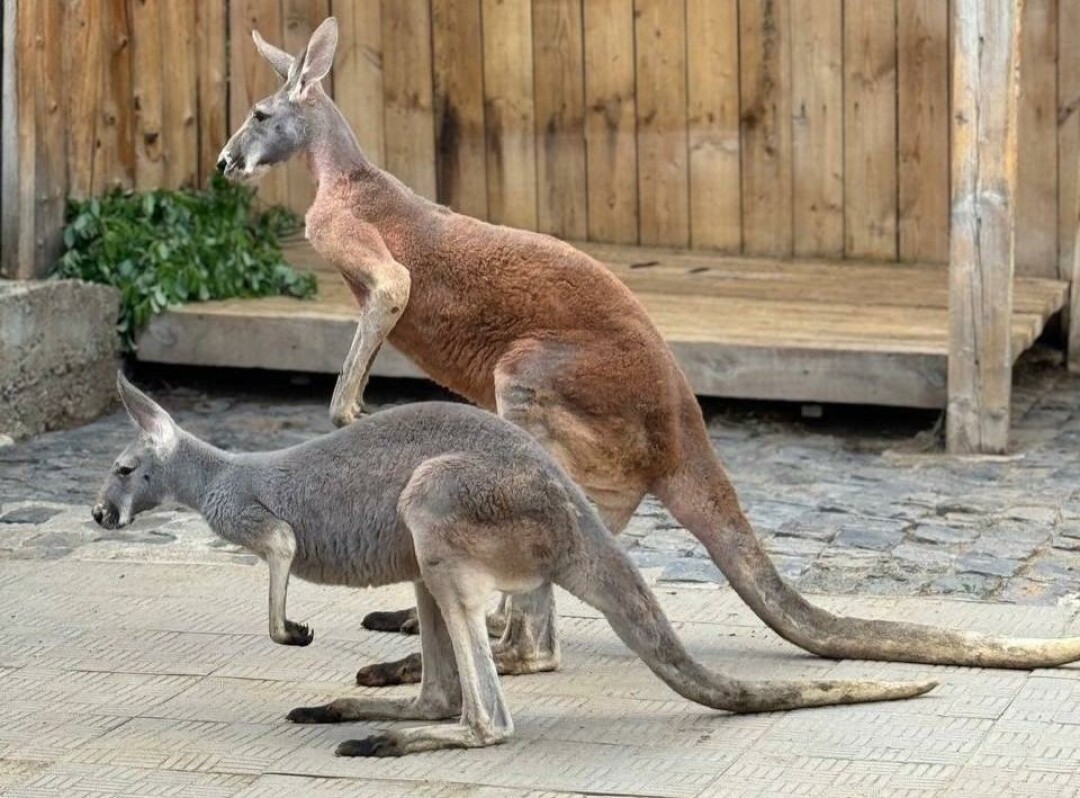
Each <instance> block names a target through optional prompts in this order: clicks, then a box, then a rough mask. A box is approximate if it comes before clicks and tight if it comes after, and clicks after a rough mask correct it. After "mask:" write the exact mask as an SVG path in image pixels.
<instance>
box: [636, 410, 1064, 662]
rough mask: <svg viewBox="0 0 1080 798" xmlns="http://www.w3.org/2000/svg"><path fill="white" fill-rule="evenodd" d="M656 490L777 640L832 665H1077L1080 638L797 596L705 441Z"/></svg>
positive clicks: (694, 445) (694, 446)
mask: <svg viewBox="0 0 1080 798" xmlns="http://www.w3.org/2000/svg"><path fill="white" fill-rule="evenodd" d="M701 438H702V440H701V441H698V442H693V441H692V442H690V443H691V445H690V446H688V447H687V448H688V452H687V457H686V459H685V460H684V462H683V463H682V465H681V466H680V467H679V469H678V470H677V471H676V472H675V473H674V474H673V475H672V476H670V477H668V478H665V479H663V480H661V481H660V482H659V483H658V484H657V485H655V486H654V492H655V493H656V495H657V497H658V498H659V499H660V500H661V501H662V502H663V503H664V504H665V505H666V506H667V508H668V509H669V510H670V511H671V514H672V515H673V516H675V518H676V520H678V521H679V523H681V524H682V525H683V526H685V527H686V528H687V529H688V530H690V532H691V533H692V534H693V535H694V537H696V538H697V539H698V540H700V541H701V542H702V544H703V545H704V546H705V549H706V550H707V551H708V552H709V556H710V557H711V558H712V560H713V562H714V563H716V565H717V567H719V568H720V570H721V571H723V573H724V575H725V576H726V577H727V578H728V581H729V582H731V586H732V587H733V588H734V589H735V591H736V592H737V593H738V594H739V595H740V596H741V597H742V599H743V600H744V601H745V602H746V603H747V604H748V605H749V606H750V607H751V609H753V610H754V612H755V613H757V615H758V616H759V617H760V618H761V619H762V620H763V621H765V623H767V624H768V625H769V626H770V627H772V629H773V630H774V631H776V633H777V634H779V635H780V636H781V637H783V638H784V639H785V640H788V641H790V642H792V643H794V644H795V645H797V646H799V647H800V648H803V649H806V650H807V651H810V652H812V653H814V654H818V655H820V656H823V657H832V658H836V659H868V660H886V661H890V662H918V663H924V664H931V665H967V666H976V667H985V668H1021V669H1029V668H1046V667H1053V666H1056V665H1063V664H1065V663H1068V662H1073V661H1075V660H1078V659H1080V638H1078V637H1070V638H1061V639H1056V640H1054V639H1032V638H1006V637H996V636H992V635H985V634H977V633H974V632H958V631H951V630H947V629H940V628H938V627H934V626H927V625H923V624H915V623H904V622H899V621H887V620H867V619H863V618H853V617H842V616H837V615H833V614H832V613H830V612H828V611H826V610H823V609H821V608H820V607H817V606H815V605H813V604H811V603H810V602H809V601H807V600H806V599H805V598H803V596H802V595H800V594H799V593H798V592H797V591H796V590H795V589H794V588H792V587H791V586H790V585H789V584H787V582H785V581H784V579H783V577H781V576H780V574H779V573H778V572H777V570H776V568H775V567H774V566H773V564H772V561H771V560H770V559H769V556H768V554H766V553H765V550H764V548H763V547H762V545H761V541H760V540H759V539H758V538H757V536H756V535H755V534H754V531H753V529H752V528H751V526H750V523H749V521H748V520H747V519H746V517H745V516H744V515H743V513H742V511H741V510H740V509H739V503H738V499H737V498H736V496H735V491H734V489H733V488H732V486H731V483H730V481H729V480H728V478H727V475H726V474H725V473H724V469H723V467H722V466H721V465H720V463H719V461H718V460H717V459H716V455H715V454H714V453H713V451H712V447H711V445H710V443H709V441H708V438H707V436H705V434H704V431H703V432H702V435H701Z"/></svg>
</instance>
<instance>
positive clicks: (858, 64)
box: [844, 0, 897, 259]
mask: <svg viewBox="0 0 1080 798" xmlns="http://www.w3.org/2000/svg"><path fill="white" fill-rule="evenodd" d="M896 194H897V187H896V5H895V0H859V2H856V3H847V4H845V6H844V201H845V204H844V209H845V212H844V239H845V240H844V252H845V254H846V255H848V256H850V257H858V258H882V259H895V258H896V254H897V238H896V210H897V208H896Z"/></svg>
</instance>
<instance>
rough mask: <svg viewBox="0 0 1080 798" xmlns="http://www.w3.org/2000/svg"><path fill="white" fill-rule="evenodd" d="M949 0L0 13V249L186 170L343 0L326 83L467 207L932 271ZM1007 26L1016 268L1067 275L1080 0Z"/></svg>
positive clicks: (259, 3)
mask: <svg viewBox="0 0 1080 798" xmlns="http://www.w3.org/2000/svg"><path fill="white" fill-rule="evenodd" d="M950 5H951V3H950V2H947V0H533V2H531V3H530V2H527V0H381V2H380V0H229V2H227V3H226V2H222V0H184V1H183V2H171V1H167V0H48V1H47V2H42V1H40V0H5V11H6V12H7V11H8V10H9V7H10V8H11V9H15V8H16V7H17V13H11V14H9V16H11V17H17V23H18V24H17V31H16V32H15V34H14V36H12V37H11V38H12V39H13V41H14V46H15V48H16V62H17V66H18V69H17V73H18V74H17V76H16V78H15V79H14V80H13V81H12V82H13V84H14V85H15V86H16V87H17V104H18V108H17V111H18V115H17V119H18V121H17V123H16V124H17V126H18V135H17V136H16V137H12V136H9V135H8V132H7V129H8V127H9V126H10V124H11V119H12V117H11V116H9V114H8V113H7V110H6V109H5V113H4V125H5V135H4V141H5V152H4V161H3V168H4V194H5V198H6V197H7V196H8V192H9V191H12V190H14V191H16V192H17V197H18V201H17V202H14V203H13V202H7V201H5V204H4V206H3V208H4V210H3V216H4V226H3V231H4V243H3V247H4V259H3V260H4V263H5V264H7V265H8V268H9V269H10V268H11V264H13V263H15V264H20V265H19V270H20V271H21V272H22V273H37V272H40V271H41V270H42V269H43V268H44V267H45V265H46V264H47V263H48V261H49V260H50V259H51V258H52V257H53V256H54V255H55V252H56V247H57V245H58V243H57V242H58V238H57V236H56V230H57V229H58V228H59V225H60V221H61V218H62V214H63V205H64V198H65V196H67V195H68V194H71V195H76V196H84V195H87V194H90V193H94V192H98V191H101V190H103V189H105V188H108V187H109V186H112V185H123V186H134V187H138V188H148V187H152V186H159V185H161V186H179V185H186V184H191V183H195V182H201V181H204V180H205V179H206V177H207V175H208V174H209V172H210V170H211V169H212V168H213V162H214V159H215V157H216V153H217V152H218V150H219V149H220V147H221V146H222V144H223V142H224V141H225V139H226V138H227V136H228V134H229V131H230V129H231V128H233V127H234V126H235V125H236V123H237V122H238V121H239V120H240V119H241V118H242V116H243V115H244V114H245V113H246V111H247V109H248V107H249V106H250V103H251V101H252V100H253V99H257V98H258V97H260V96H262V95H264V94H267V93H269V92H270V91H272V90H273V89H274V88H275V78H274V77H273V75H272V74H271V72H270V70H269V68H268V67H267V66H266V65H265V64H263V63H262V62H261V60H260V59H259V57H258V55H257V53H256V52H255V48H254V46H253V45H252V44H251V43H250V38H249V32H250V30H251V29H252V28H258V29H259V30H260V32H261V33H262V34H263V35H264V36H265V37H266V38H267V39H268V40H270V41H272V42H276V43H283V44H284V46H285V47H286V48H288V49H290V50H292V51H298V50H299V49H300V47H301V46H302V44H303V42H304V40H305V39H306V37H307V35H308V34H309V33H310V31H311V30H312V29H313V27H314V26H315V25H316V24H318V22H319V21H321V19H322V18H323V17H325V16H326V15H327V14H329V13H333V14H335V15H336V16H337V17H338V19H339V21H340V24H341V29H342V37H341V44H340V48H339V52H338V57H337V61H336V66H335V69H334V73H333V76H332V87H331V89H332V91H333V93H334V95H335V98H336V99H337V101H338V103H339V104H340V105H341V107H342V109H343V111H344V112H345V114H346V116H347V117H348V118H349V120H350V121H351V122H352V124H353V125H354V127H355V129H356V132H357V134H358V136H359V138H360V141H361V143H362V145H363V146H364V148H365V149H366V150H367V152H368V153H369V155H370V156H371V157H372V158H373V159H374V160H375V161H377V162H378V163H380V164H382V165H383V166H385V167H386V168H388V169H390V170H391V171H393V172H394V173H395V174H397V175H398V176H399V177H401V178H402V179H404V180H405V181H406V182H407V183H409V184H410V185H412V186H413V187H414V188H415V189H417V190H418V191H420V192H421V193H423V194H425V195H427V196H430V197H434V198H437V199H439V200H440V201H442V202H445V203H448V204H450V205H451V206H453V207H454V208H456V209H458V210H461V211H464V212H466V213H470V214H474V215H477V216H480V217H483V218H488V219H491V220H494V221H498V222H503V223H506V224H512V225H516V226H520V227H526V228H533V229H537V230H543V231H546V232H551V233H555V234H557V235H559V236H563V237H567V238H572V239H592V240H598V241H613V242H621V243H640V244H659V245H672V246H691V247H702V248H715V249H719V250H723V251H728V252H733V253H735V252H738V253H745V254H761V255H772V256H782V257H783V256H820V257H826V258H841V257H858V258H880V259H884V260H899V261H934V262H941V263H944V262H945V261H947V260H948V254H949V166H950V165H949V112H950V109H949V102H950V96H949V67H950V64H949V52H950V39H951V37H950V31H949V24H950V23H949V20H950ZM5 18H7V17H5ZM1022 29H1023V40H1022V48H1021V49H1022V68H1021V86H1022V97H1021V106H1020V119H1021V129H1020V145H1019V148H1020V149H1019V172H1020V177H1019V188H1018V200H1017V204H1018V217H1017V219H1018V223H1017V250H1016V251H1017V270H1018V272H1019V273H1023V274H1031V275H1043V276H1057V275H1058V274H1059V273H1061V274H1063V275H1067V274H1068V273H1069V268H1071V253H1072V246H1073V241H1072V238H1073V234H1074V232H1075V221H1076V218H1077V209H1078V199H1077V196H1078V186H1077V162H1078V158H1080V111H1078V106H1080V3H1078V2H1076V0H1027V4H1026V11H1025V16H1024V20H1023V27H1022ZM7 35H8V32H7V31H5V37H6V38H7ZM5 76H7V73H6V72H5ZM7 79H8V78H7V77H5V80H7ZM6 96H7V95H6V93H5V98H6ZM9 140H11V141H14V142H15V143H16V144H17V151H16V152H14V153H12V152H11V151H10V149H9V147H8V146H7V142H9ZM13 176H14V177H13ZM311 192H312V186H311V182H310V179H309V178H308V176H307V175H306V173H305V172H304V170H303V167H302V166H301V165H299V164H292V165H290V166H289V167H288V168H287V169H281V170H276V171H275V172H274V173H272V174H271V175H270V176H269V177H268V179H267V181H266V184H265V185H264V187H263V189H262V194H263V196H264V197H265V198H266V199H268V200H271V201H277V202H284V203H286V204H288V205H290V206H292V207H294V208H296V209H297V210H300V211H302V210H303V209H304V208H305V207H306V206H307V204H308V202H309V201H310V198H311ZM13 206H14V210H13ZM1059 264H1060V265H1059ZM1065 264H1070V266H1069V267H1066V265H1065Z"/></svg>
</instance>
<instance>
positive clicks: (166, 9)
mask: <svg viewBox="0 0 1080 798" xmlns="http://www.w3.org/2000/svg"><path fill="white" fill-rule="evenodd" d="M161 11H162V13H161V25H162V32H161V49H162V59H163V60H164V64H165V75H164V79H163V81H162V89H163V92H164V99H165V101H164V104H163V106H162V126H163V131H164V155H165V184H166V186H168V187H169V188H184V187H191V186H194V185H195V184H196V183H197V182H198V173H199V128H198V125H197V122H196V113H197V112H198V107H199V100H198V90H199V82H198V75H197V74H196V68H195V57H196V53H195V26H196V22H195V5H194V4H193V3H190V2H187V3H175V2H165V3H163V4H162V7H161Z"/></svg>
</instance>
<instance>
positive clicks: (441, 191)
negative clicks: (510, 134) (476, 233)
mask: <svg viewBox="0 0 1080 798" xmlns="http://www.w3.org/2000/svg"><path fill="white" fill-rule="evenodd" d="M431 12H432V47H433V56H432V57H433V59H434V65H435V70H434V71H435V84H434V85H435V146H436V158H437V166H436V180H437V183H438V198H439V202H441V203H443V204H445V205H449V206H450V207H451V208H453V209H454V210H456V211H459V212H461V213H467V214H469V215H470V216H477V217H480V218H486V217H487V212H488V204H487V155H486V153H485V152H484V136H485V132H484V59H483V37H482V35H481V22H480V0H434V2H433V3H432V10H431Z"/></svg>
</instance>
